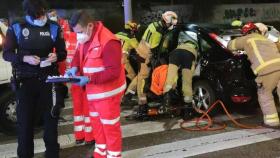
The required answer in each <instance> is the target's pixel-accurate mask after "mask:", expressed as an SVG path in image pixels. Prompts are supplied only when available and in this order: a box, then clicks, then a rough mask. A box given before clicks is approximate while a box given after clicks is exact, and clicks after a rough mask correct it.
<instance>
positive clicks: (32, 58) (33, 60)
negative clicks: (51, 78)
mask: <svg viewBox="0 0 280 158" xmlns="http://www.w3.org/2000/svg"><path fill="white" fill-rule="evenodd" d="M23 62H25V63H28V64H30V65H39V64H40V57H38V56H36V55H25V56H24V57H23Z"/></svg>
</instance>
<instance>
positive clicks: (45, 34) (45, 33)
mask: <svg viewBox="0 0 280 158" xmlns="http://www.w3.org/2000/svg"><path fill="white" fill-rule="evenodd" d="M40 36H51V34H50V32H40Z"/></svg>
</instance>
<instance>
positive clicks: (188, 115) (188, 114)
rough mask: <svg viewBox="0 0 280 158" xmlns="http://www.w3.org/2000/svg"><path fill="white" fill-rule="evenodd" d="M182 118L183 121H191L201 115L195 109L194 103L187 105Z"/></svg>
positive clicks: (182, 112)
mask: <svg viewBox="0 0 280 158" xmlns="http://www.w3.org/2000/svg"><path fill="white" fill-rule="evenodd" d="M181 116H182V118H183V120H190V119H193V118H195V117H197V116H199V113H198V112H197V111H196V110H195V109H194V108H193V105H192V103H185V104H184V107H183V108H182V111H181Z"/></svg>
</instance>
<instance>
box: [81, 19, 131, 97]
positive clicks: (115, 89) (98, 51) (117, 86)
mask: <svg viewBox="0 0 280 158" xmlns="http://www.w3.org/2000/svg"><path fill="white" fill-rule="evenodd" d="M95 27H96V28H95V29H96V32H95V34H94V37H93V40H92V43H91V45H90V47H89V49H88V52H87V53H86V56H85V57H84V60H81V59H80V68H81V69H82V70H81V71H82V72H83V74H84V75H85V76H89V78H90V79H91V77H92V76H94V75H93V74H94V73H96V72H101V71H104V70H105V67H104V64H103V60H102V52H103V49H104V47H105V46H106V44H107V43H108V42H109V41H111V40H117V38H116V37H115V35H114V34H113V33H111V32H110V31H109V30H108V29H107V28H105V27H104V26H103V24H102V23H101V22H97V23H95ZM120 52H121V51H120ZM79 53H80V57H82V56H83V45H80V48H79ZM113 57H114V54H112V58H113ZM120 66H122V65H120ZM125 88H126V83H125V72H124V68H123V67H122V69H121V72H120V74H119V75H118V78H115V79H114V80H111V81H108V82H105V83H102V84H94V83H93V82H90V83H88V84H87V85H86V91H87V98H88V100H89V101H92V100H98V99H104V98H108V97H112V96H114V95H117V94H120V93H122V92H123V91H124V90H125Z"/></svg>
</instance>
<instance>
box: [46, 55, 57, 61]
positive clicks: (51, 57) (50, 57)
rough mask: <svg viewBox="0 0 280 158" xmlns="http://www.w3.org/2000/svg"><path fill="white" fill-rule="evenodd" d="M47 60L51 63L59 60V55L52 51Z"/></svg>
mask: <svg viewBox="0 0 280 158" xmlns="http://www.w3.org/2000/svg"><path fill="white" fill-rule="evenodd" d="M47 61H49V62H51V63H54V62H56V61H57V55H56V54H55V53H50V54H49V56H48V58H47Z"/></svg>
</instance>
